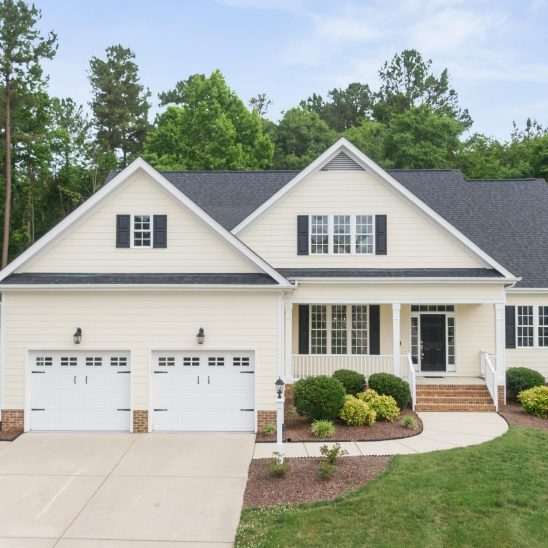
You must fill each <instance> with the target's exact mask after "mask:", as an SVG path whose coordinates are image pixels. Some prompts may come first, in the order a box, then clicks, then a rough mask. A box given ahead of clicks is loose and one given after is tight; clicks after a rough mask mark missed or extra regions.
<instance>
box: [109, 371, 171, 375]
mask: <svg viewBox="0 0 548 548" xmlns="http://www.w3.org/2000/svg"><path fill="white" fill-rule="evenodd" d="M118 373H126V371H118ZM128 373H129V371H128ZM168 373H169V371H154V374H155V375H164V374H165V375H167V374H168Z"/></svg>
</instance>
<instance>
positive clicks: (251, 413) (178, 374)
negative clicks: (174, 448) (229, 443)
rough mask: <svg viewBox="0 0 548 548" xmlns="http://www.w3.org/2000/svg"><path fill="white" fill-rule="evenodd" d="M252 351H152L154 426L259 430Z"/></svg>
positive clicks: (189, 429)
mask: <svg viewBox="0 0 548 548" xmlns="http://www.w3.org/2000/svg"><path fill="white" fill-rule="evenodd" d="M254 372H255V362H254V355H253V352H207V353H205V352H154V353H153V364H152V404H153V410H154V419H153V420H154V422H153V425H154V429H155V430H179V431H185V430H188V431H239V432H252V431H253V430H254V429H255V409H254V407H255V396H254V393H255V381H254V377H255V375H254Z"/></svg>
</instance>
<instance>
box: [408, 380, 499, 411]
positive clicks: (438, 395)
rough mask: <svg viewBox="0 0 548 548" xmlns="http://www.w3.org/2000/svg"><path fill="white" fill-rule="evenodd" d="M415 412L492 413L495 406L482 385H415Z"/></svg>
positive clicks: (485, 387)
mask: <svg viewBox="0 0 548 548" xmlns="http://www.w3.org/2000/svg"><path fill="white" fill-rule="evenodd" d="M415 410H416V411H469V412H492V411H495V404H494V403H493V399H492V398H491V394H489V390H487V386H485V385H484V384H417V402H416V405H415Z"/></svg>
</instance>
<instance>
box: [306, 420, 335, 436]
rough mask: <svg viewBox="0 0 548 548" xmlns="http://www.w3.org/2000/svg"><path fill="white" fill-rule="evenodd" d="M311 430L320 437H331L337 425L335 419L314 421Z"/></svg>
mask: <svg viewBox="0 0 548 548" xmlns="http://www.w3.org/2000/svg"><path fill="white" fill-rule="evenodd" d="M310 430H311V431H312V434H314V436H316V437H318V438H330V437H331V436H332V435H333V434H334V433H335V426H334V425H333V421H314V422H313V423H312V426H311V427H310Z"/></svg>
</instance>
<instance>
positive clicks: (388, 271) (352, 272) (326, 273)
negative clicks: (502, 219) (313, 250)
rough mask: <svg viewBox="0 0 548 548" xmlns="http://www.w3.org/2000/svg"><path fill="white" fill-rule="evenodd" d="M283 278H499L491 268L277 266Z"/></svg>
mask: <svg viewBox="0 0 548 548" xmlns="http://www.w3.org/2000/svg"><path fill="white" fill-rule="evenodd" d="M277 270H278V272H279V273H280V274H281V275H282V276H284V277H285V278H426V277H433V278H434V277H440V278H501V277H502V274H501V273H500V272H499V271H498V270H495V269H493V268H278V269H277Z"/></svg>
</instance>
